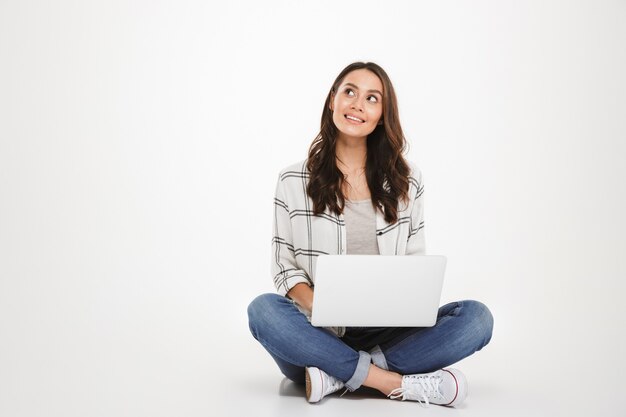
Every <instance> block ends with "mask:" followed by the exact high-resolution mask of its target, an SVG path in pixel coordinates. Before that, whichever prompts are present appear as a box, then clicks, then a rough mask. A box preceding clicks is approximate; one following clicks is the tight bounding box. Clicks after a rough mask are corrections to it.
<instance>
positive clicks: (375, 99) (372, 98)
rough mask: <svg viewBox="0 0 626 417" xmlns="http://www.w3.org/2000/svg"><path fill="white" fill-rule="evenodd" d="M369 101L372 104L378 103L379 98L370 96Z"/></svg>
mask: <svg viewBox="0 0 626 417" xmlns="http://www.w3.org/2000/svg"><path fill="white" fill-rule="evenodd" d="M367 100H368V101H369V102H371V103H378V97H376V96H369V97H368V98H367Z"/></svg>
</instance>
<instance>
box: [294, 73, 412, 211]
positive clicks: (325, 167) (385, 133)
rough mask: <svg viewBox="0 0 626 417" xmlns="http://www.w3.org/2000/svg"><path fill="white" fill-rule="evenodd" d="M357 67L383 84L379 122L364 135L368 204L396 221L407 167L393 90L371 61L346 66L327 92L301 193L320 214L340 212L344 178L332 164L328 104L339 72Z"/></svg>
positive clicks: (332, 137) (405, 188) (332, 133)
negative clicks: (303, 192) (369, 200)
mask: <svg viewBox="0 0 626 417" xmlns="http://www.w3.org/2000/svg"><path fill="white" fill-rule="evenodd" d="M357 69H367V70H369V71H371V72H373V73H374V74H376V76H378V78H379V79H380V81H381V82H382V84H383V113H382V116H381V120H382V121H383V123H382V124H381V125H377V126H376V128H375V129H374V131H373V132H372V133H370V134H369V135H368V136H367V161H366V164H365V177H366V179H367V186H368V187H369V190H370V193H371V196H372V204H373V205H374V207H377V208H382V211H383V213H384V216H385V221H386V222H387V223H395V222H396V221H397V220H398V202H399V201H400V200H403V201H404V202H406V201H408V191H409V179H408V177H409V172H410V169H409V166H408V164H407V162H406V160H405V159H404V157H403V156H402V154H403V153H404V152H405V150H406V140H405V138H404V134H403V133H402V127H401V126H400V119H399V117H398V103H397V100H396V93H395V91H394V89H393V86H392V85H391V80H390V79H389V76H388V75H387V73H386V72H385V70H383V69H382V68H381V67H380V66H379V65H377V64H375V63H373V62H355V63H352V64H350V65H348V66H347V67H345V68H344V69H343V70H342V71H341V72H340V73H339V75H338V76H337V78H336V79H335V82H334V83H333V85H332V87H331V89H330V91H329V92H328V96H327V97H326V102H325V103H324V110H323V111H322V121H321V127H320V132H319V134H318V135H317V137H316V138H315V140H313V143H312V144H311V147H310V148H309V157H308V160H307V168H308V170H309V172H310V177H309V183H308V185H307V190H306V191H307V194H308V196H309V197H310V198H311V200H313V211H314V213H315V214H316V215H317V214H321V213H323V212H324V210H325V209H326V208H328V209H329V210H330V211H331V212H333V213H335V214H336V215H339V214H340V213H342V212H343V209H344V206H345V202H346V198H345V196H344V194H343V191H342V186H343V183H344V176H343V174H342V173H341V171H340V170H339V168H337V163H336V154H335V144H336V140H337V133H338V129H337V127H336V126H335V123H334V122H333V113H332V111H331V110H330V102H331V100H332V97H333V96H334V94H336V93H337V89H338V88H339V85H340V84H341V83H342V81H343V79H344V78H345V76H346V75H347V74H348V73H350V72H351V71H354V70H357Z"/></svg>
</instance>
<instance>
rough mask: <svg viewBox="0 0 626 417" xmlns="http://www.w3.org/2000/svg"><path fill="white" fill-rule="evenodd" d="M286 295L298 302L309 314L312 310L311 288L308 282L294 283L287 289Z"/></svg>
mask: <svg viewBox="0 0 626 417" xmlns="http://www.w3.org/2000/svg"><path fill="white" fill-rule="evenodd" d="M287 297H289V298H291V299H292V300H293V301H295V302H296V303H298V305H299V306H300V307H302V308H303V309H305V310H306V311H308V312H309V314H310V313H311V312H312V311H313V288H311V287H309V286H308V284H306V283H304V282H300V283H298V284H296V285H295V286H294V287H293V288H292V289H290V290H289V292H288V293H287Z"/></svg>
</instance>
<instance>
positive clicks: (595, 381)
mask: <svg viewBox="0 0 626 417" xmlns="http://www.w3.org/2000/svg"><path fill="white" fill-rule="evenodd" d="M238 345H239V348H238V349H236V352H232V353H230V354H235V355H237V356H239V355H242V357H244V358H245V359H244V362H245V366H243V367H242V368H240V369H238V370H232V369H231V370H230V371H229V370H228V367H227V366H224V367H221V366H220V367H219V368H218V369H219V371H218V372H219V373H220V375H221V378H217V379H216V381H215V382H216V385H215V386H214V388H215V391H213V395H211V400H212V402H213V404H214V405H213V406H214V407H215V408H214V409H215V410H220V411H219V414H218V415H224V416H231V415H232V416H243V415H254V416H259V417H260V416H317V415H319V416H321V415H323V416H325V417H330V416H346V415H359V416H380V415H394V416H415V415H438V416H444V415H445V416H453V415H457V416H458V415H463V416H467V417H469V416H480V417H488V416H494V417H495V416H616V417H617V416H622V417H623V416H626V406H624V405H623V402H622V398H623V391H624V388H626V384H624V382H623V367H620V366H614V367H611V366H602V365H601V364H602V363H606V360H607V358H606V357H599V356H598V354H599V351H596V352H589V355H588V356H587V355H583V356H584V357H580V360H581V364H589V363H590V362H592V361H595V362H596V363H598V365H599V366H598V367H597V368H594V369H592V368H587V369H585V367H581V368H577V367H576V366H575V364H576V360H577V356H578V354H580V353H583V352H580V351H575V350H573V351H570V352H563V354H562V355H561V358H560V360H554V357H553V355H552V353H554V352H553V351H552V349H551V348H550V347H548V349H546V355H545V356H544V357H543V358H542V357H536V358H535V361H534V362H529V361H527V359H526V358H521V357H518V358H516V357H508V355H507V352H506V351H507V343H505V341H503V340H498V333H497V332H496V333H495V334H494V339H493V343H492V344H491V345H489V346H487V347H485V348H484V349H483V350H482V351H481V352H478V353H476V354H475V355H474V356H472V357H470V358H467V359H465V360H463V361H461V362H459V363H458V364H456V365H455V367H457V368H459V369H461V370H462V371H463V372H464V373H465V374H466V375H467V377H468V381H469V384H470V385H469V387H470V393H469V396H468V398H467V400H466V401H465V403H464V404H462V406H460V407H458V408H446V407H440V406H431V407H429V408H424V407H422V406H420V405H419V404H418V403H412V402H404V403H402V402H398V401H391V400H387V399H386V398H384V397H383V396H382V395H379V394H377V393H376V392H374V391H369V390H368V391H365V392H360V391H356V392H354V393H347V394H346V395H345V396H343V397H339V395H338V394H334V395H332V396H330V397H327V398H325V399H324V400H322V402H320V403H318V404H308V403H307V402H306V400H305V398H304V390H303V388H302V386H299V385H296V384H293V383H292V382H290V381H288V380H287V379H286V378H283V377H282V376H281V375H280V373H279V371H278V368H277V367H276V366H275V365H274V364H273V362H272V361H271V358H270V357H269V356H267V355H266V354H265V352H264V351H263V350H262V349H261V348H260V346H256V345H254V344H252V345H250V344H249V343H246V341H245V340H241V341H240V343H238ZM224 354H225V355H226V356H228V355H229V353H228V352H224ZM589 359H592V361H590V360H589ZM218 380H219V382H217V381H218Z"/></svg>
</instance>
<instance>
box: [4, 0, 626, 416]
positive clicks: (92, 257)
mask: <svg viewBox="0 0 626 417" xmlns="http://www.w3.org/2000/svg"><path fill="white" fill-rule="evenodd" d="M625 41H626V2H624V1H498V0H493V1H446V2H439V1H422V2H417V1H396V2H391V1H390V2H382V1H365V0H362V1H345V2H333V1H316V2H295V1H294V2H289V1H263V2H252V1H250V2H246V3H243V2H229V3H228V4H226V3H224V4H217V3H212V2H208V1H177V2H174V1H171V2H166V1H133V2H123V1H102V2H94V1H56V2H48V1H41V0H33V1H7V0H2V1H0V414H1V415H2V416H11V417H13V416H38V415H40V416H64V417H66V416H113V415H115V416H143V415H145V416H161V415H163V416H166V415H170V416H171V415H177V416H186V415H189V416H200V415H249V414H253V415H268V416H275V415H283V414H284V415H295V414H298V413H299V414H300V415H318V414H320V413H322V412H324V413H325V414H324V415H330V414H328V413H329V412H330V413H331V414H332V412H336V413H344V414H346V413H347V414H350V412H358V413H360V414H361V415H366V414H367V413H368V412H370V413H373V412H374V411H375V412H376V414H377V415H380V414H381V413H383V414H386V411H385V410H388V411H389V412H391V411H393V413H395V414H396V415H400V414H401V413H403V412H404V413H406V415H415V413H416V412H419V411H420V410H417V409H416V408H415V407H413V406H416V407H417V404H399V403H392V402H390V401H387V400H379V399H372V398H374V397H367V398H364V399H363V401H349V399H347V398H346V397H344V398H342V399H339V398H331V399H328V400H326V402H325V403H323V404H320V405H318V406H309V405H308V404H306V402H305V401H304V400H303V399H302V398H301V397H302V395H301V394H302V393H301V392H299V391H298V388H297V387H294V386H290V385H289V384H287V389H286V390H282V391H280V392H281V393H282V394H283V395H279V386H280V387H283V388H284V386H283V385H284V384H282V383H281V381H282V378H281V375H280V373H279V372H278V369H277V368H276V367H275V365H274V364H273V362H272V360H271V358H270V357H269V356H268V355H267V354H266V353H265V352H264V351H263V350H262V348H261V347H260V345H258V344H257V343H256V342H255V341H254V340H253V339H252V337H251V336H250V334H249V332H248V329H247V317H246V307H247V304H248V303H249V302H250V301H251V300H252V298H253V297H254V296H256V295H258V294H260V293H262V292H272V291H273V287H272V281H271V277H270V275H269V255H270V253H269V252H270V251H269V246H270V240H271V218H272V209H273V204H272V202H273V193H274V187H275V182H276V179H277V174H278V171H279V170H280V169H281V168H283V167H284V166H286V165H288V164H291V163H293V162H296V161H298V160H301V159H304V158H305V156H306V151H307V149H308V146H309V144H310V143H311V141H312V139H313V138H314V137H315V135H316V134H317V131H318V128H319V118H320V115H321V111H322V106H323V101H324V98H325V96H326V94H327V93H328V89H329V88H330V85H331V83H332V81H333V80H334V78H335V76H336V75H337V74H338V73H339V71H340V70H341V69H342V68H343V67H344V66H345V65H347V64H349V63H350V62H352V61H355V60H368V61H374V62H377V63H379V64H380V65H382V66H383V67H384V68H385V69H386V70H387V72H388V73H389V75H390V77H391V79H392V81H393V83H394V86H395V87H396V91H397V93H398V99H399V108H400V116H401V121H402V124H403V128H404V130H405V134H406V136H407V138H408V140H409V143H410V151H409V153H408V158H409V159H411V160H413V161H414V162H415V163H417V164H418V166H419V167H420V168H421V170H422V172H423V174H424V180H425V186H426V194H425V198H426V212H425V213H426V218H425V220H426V229H425V231H426V239H427V250H428V253H430V254H444V255H447V256H448V270H447V277H446V285H445V288H444V294H443V300H442V302H447V301H451V300H456V299H463V298H474V299H478V300H481V301H483V302H484V303H486V304H487V305H488V306H489V307H490V308H491V310H492V312H493V314H494V317H495V329H494V336H493V340H492V343H491V344H490V345H489V346H487V347H486V348H485V349H484V350H483V351H481V352H480V353H478V354H477V355H475V356H473V357H471V358H469V359H467V360H465V361H463V362H462V363H460V364H458V365H457V366H458V367H459V368H460V369H462V370H463V371H464V372H465V373H466V374H467V375H468V379H469V382H470V397H469V398H468V401H467V403H466V404H465V406H464V407H463V411H462V412H464V413H465V414H466V415H481V416H484V415H489V414H492V415H530V414H532V415H566V414H571V415H588V414H589V413H595V414H597V415H615V416H617V415H624V414H623V413H624V410H625V408H626V406H624V405H623V399H622V397H623V388H624V382H623V374H624V372H626V361H625V360H624V358H623V352H624V351H625V350H626V343H625V335H624V330H623V329H622V327H623V321H624V320H623V315H624V307H623V306H622V305H621V302H622V300H623V298H624V292H625V289H626V285H625V284H624V279H625V278H626V261H625V257H624V252H625V251H626V241H625V235H626V221H625V220H624V213H625V212H626V196H625V187H624V184H623V181H624V179H625V178H626V168H624V159H625V156H626V145H625V139H626V117H625V116H626V77H625V76H624V74H626V47H625ZM393 291H394V289H391V288H390V289H389V293H388V294H387V295H386V297H393ZM620 374H621V376H620ZM290 390H291V391H290ZM290 392H295V394H294V396H293V397H292V396H290V395H289V393H290ZM347 397H349V396H347ZM353 398H354V397H353ZM356 398H358V396H357V397H356ZM341 407H344V408H341ZM377 407H378V408H377ZM333 410H334V411H333ZM430 413H439V414H451V413H456V411H455V410H450V409H444V408H440V407H439V408H437V407H435V408H434V409H431V410H430ZM516 413H518V414H516Z"/></svg>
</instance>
